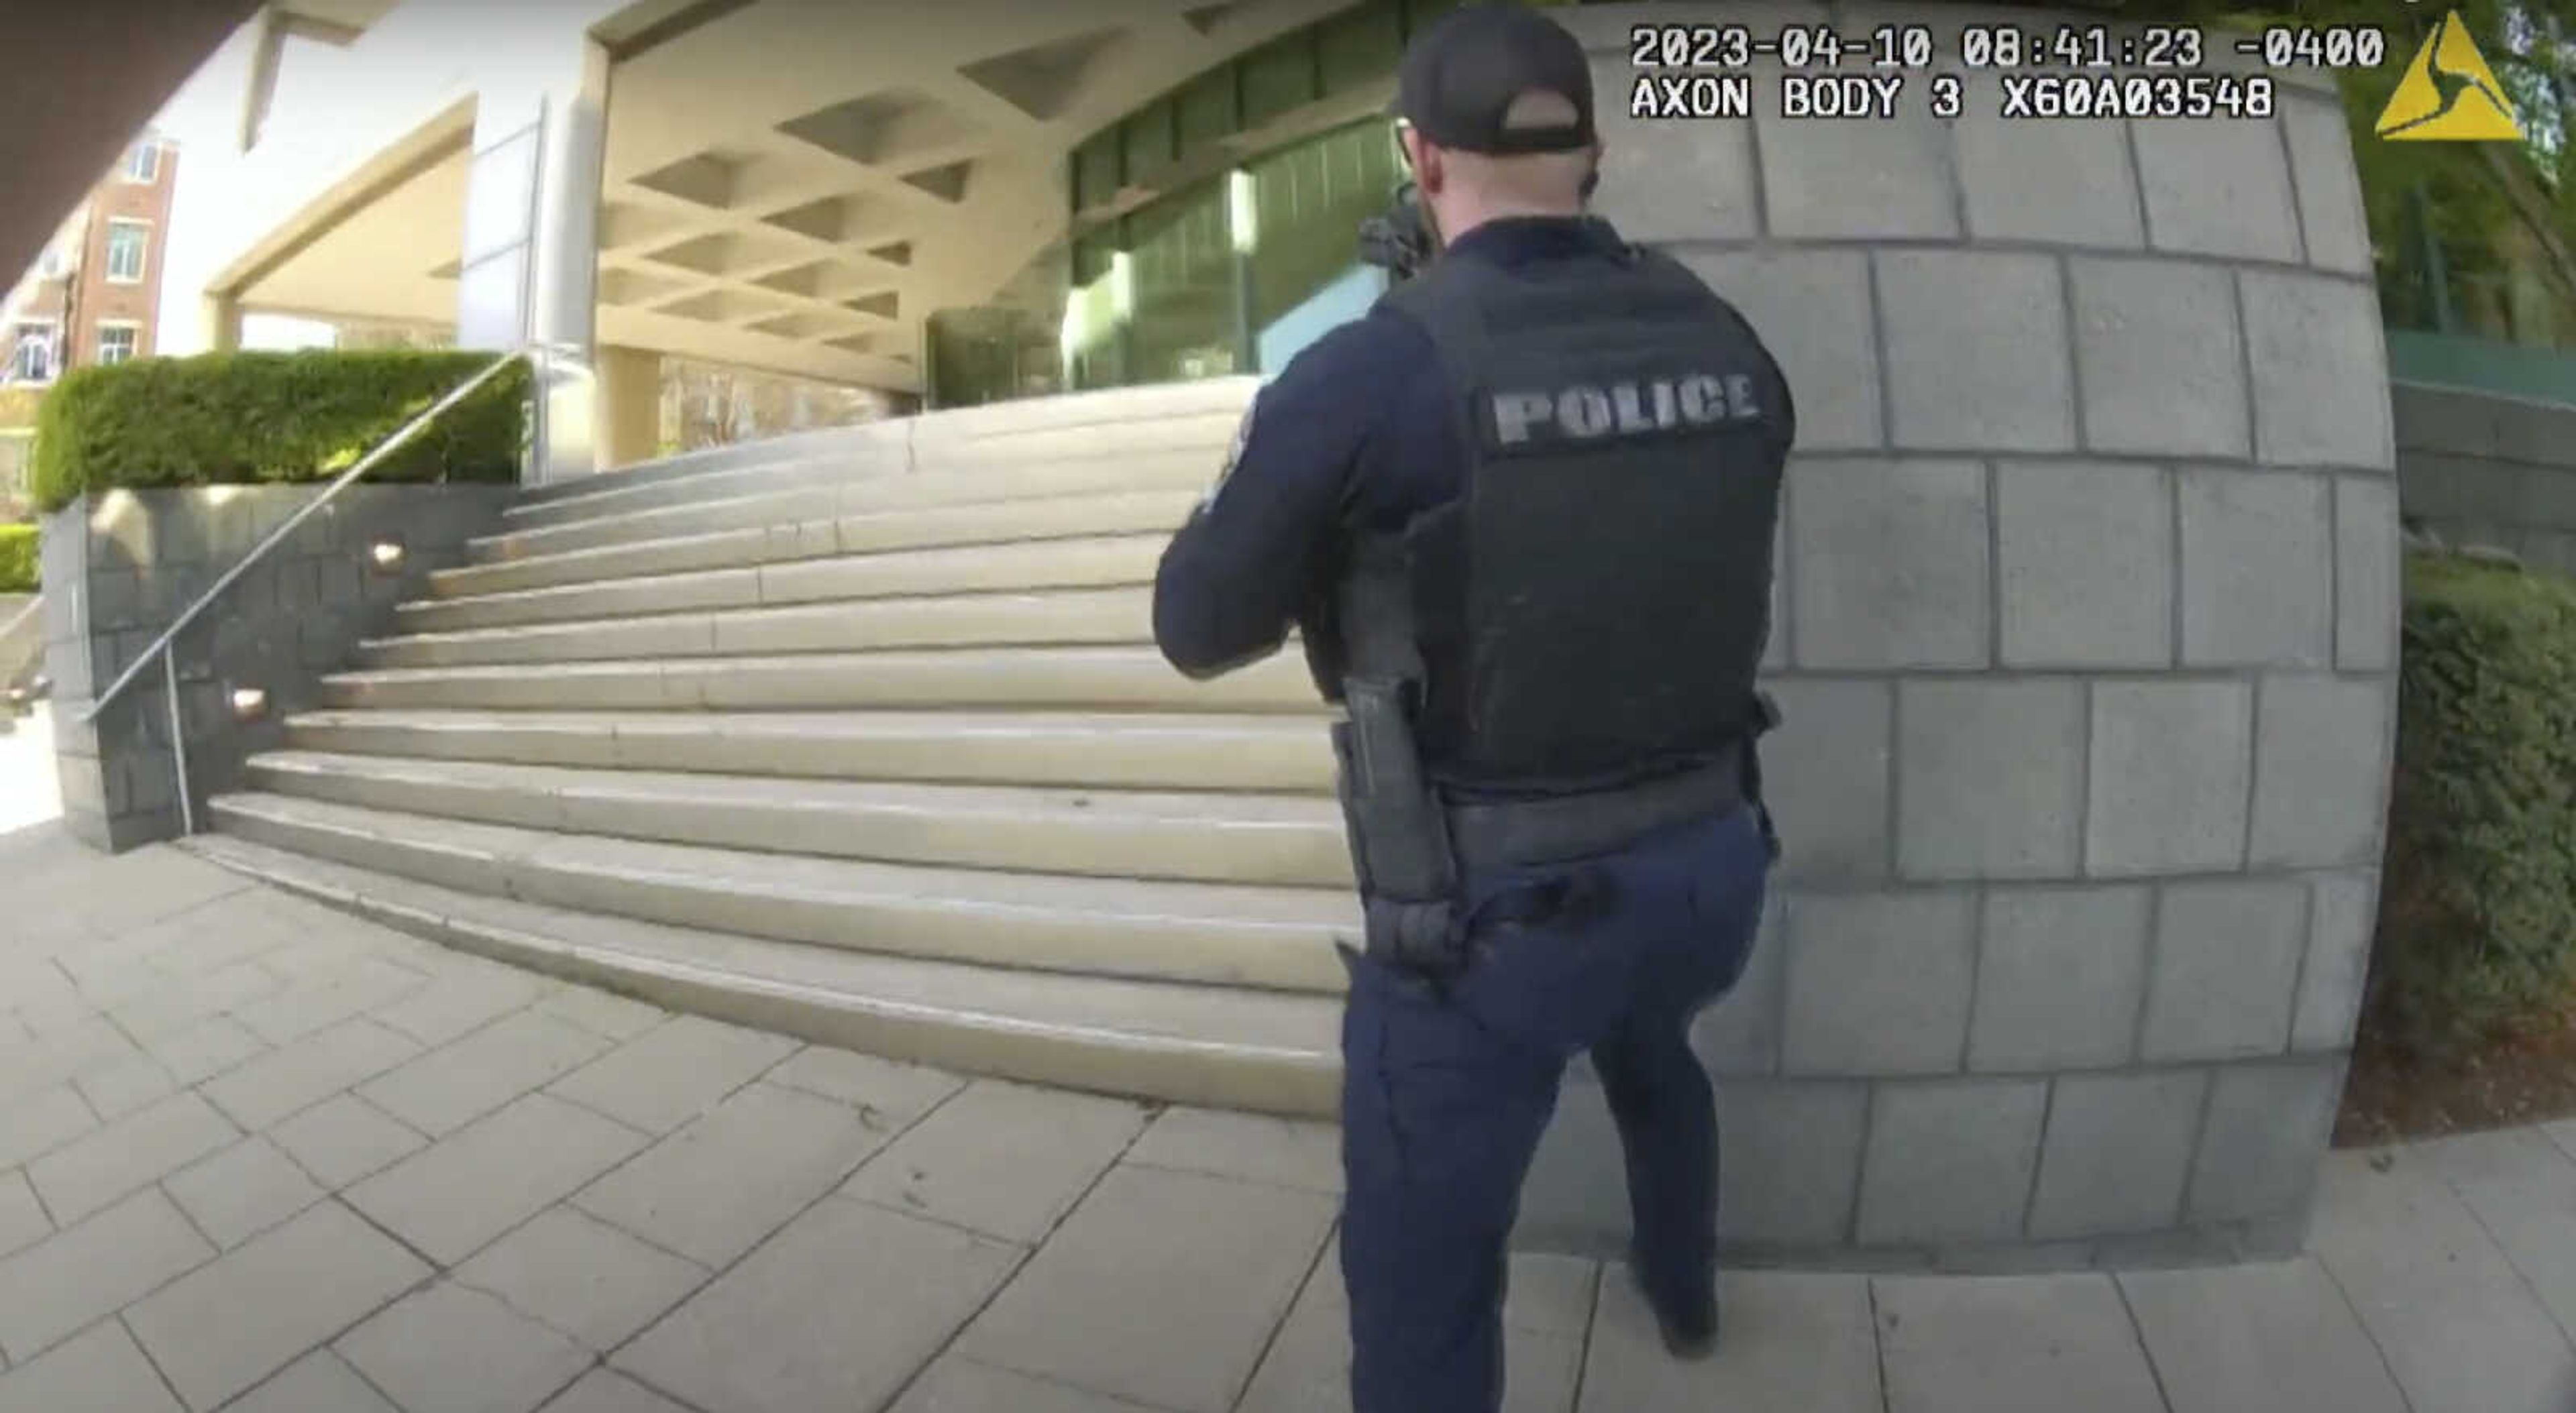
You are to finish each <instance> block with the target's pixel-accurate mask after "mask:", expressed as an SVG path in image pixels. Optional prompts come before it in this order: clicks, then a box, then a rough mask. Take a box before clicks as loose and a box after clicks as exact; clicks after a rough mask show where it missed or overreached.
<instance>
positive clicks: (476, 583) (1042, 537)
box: [429, 490, 1199, 598]
mask: <svg viewBox="0 0 2576 1413" xmlns="http://www.w3.org/2000/svg"><path fill="white" fill-rule="evenodd" d="M1198 496H1199V492H1198V491H1195V490H1167V491H1130V492H1109V493H1103V494H1094V495H1074V496H1049V497H1044V498H1040V499H1035V500H1020V501H989V502H982V503H978V504H972V505H946V506H925V507H920V508H916V509H897V510H875V511H862V512H859V513H856V514H851V515H845V516H840V517H838V518H835V519H825V520H791V521H785V522H781V523H778V524H764V525H753V526H747V527H744V528H741V529H734V530H715V531H710V532H708V533H706V534H690V535H678V536H673V537H671V538H668V539H658V540H638V541H634V542H632V543H628V544H615V545H603V546H601V547H599V548H596V549H585V550H568V551H566V552H564V553H561V554H545V555H538V556H535V557H532V558H527V559H511V560H499V561H495V562H493V563H490V564H469V565H463V566H459V567H457V568H454V569H441V570H436V571H433V572H432V573H431V574H430V576H429V591H430V594H431V595H432V596H433V597H435V598H475V597H480V596H484V595H490V594H505V593H523V592H526V591H529V590H533V589H546V588H555V587H559V586H562V585H566V584H586V583H594V582H597V581H600V580H604V579H637V578H647V577H651V576H654V575H660V574H683V573H690V572H695V571H702V570H712V569H739V568H745V567H749V566H755V565H763V564H783V563H794V562H796V561H799V560H805V559H814V558H822V557H828V556H831V555H838V554H872V553H878V552H882V551H895V550H920V549H937V548H943V547H948V546H958V545H1006V544H1022V543H1034V542H1043V541H1049V540H1058V539H1074V538H1081V537H1085V536H1095V535H1122V534H1156V535H1163V536H1168V535H1169V534H1170V533H1171V532H1172V531H1173V530H1175V529H1177V528H1179V526H1180V524H1181V522H1182V521H1183V520H1184V519H1187V518H1188V516H1189V512H1190V507H1191V506H1192V505H1193V504H1195V503H1196V501H1197V500H1198Z"/></svg>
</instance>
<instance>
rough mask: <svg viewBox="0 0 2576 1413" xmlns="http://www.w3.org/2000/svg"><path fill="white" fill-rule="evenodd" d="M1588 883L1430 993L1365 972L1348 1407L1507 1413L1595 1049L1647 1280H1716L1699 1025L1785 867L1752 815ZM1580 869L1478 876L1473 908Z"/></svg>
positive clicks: (1666, 841) (1347, 1262)
mask: <svg viewBox="0 0 2576 1413" xmlns="http://www.w3.org/2000/svg"><path fill="white" fill-rule="evenodd" d="M1586 867H1588V868H1591V869H1597V870H1599V871H1600V872H1599V873H1598V874H1597V875H1595V876H1594V879H1595V881H1596V882H1597V883H1606V885H1607V886H1606V887H1603V888H1600V889H1598V896H1597V897H1596V898H1595V899H1594V900H1593V902H1592V905H1591V906H1589V907H1585V906H1576V907H1573V908H1570V909H1568V910H1567V911H1565V912H1563V913H1560V914H1557V915H1556V916H1553V917H1550V918H1546V919H1543V920H1540V921H1536V922H1527V923H1515V924H1510V925H1505V926H1496V927H1488V928H1484V929H1481V930H1480V931H1479V932H1478V933H1477V934H1476V935H1475V956H1474V960H1473V961H1472V962H1471V963H1470V964H1469V966H1468V968H1467V970H1466V971H1465V972H1464V973H1463V974H1461V975H1460V976H1458V977H1456V978H1454V979H1452V980H1450V981H1448V982H1447V983H1446V984H1444V985H1441V986H1436V987H1435V986H1433V985H1430V984H1428V983H1426V982H1424V981H1422V980H1420V979H1418V978H1416V977H1413V976H1411V975H1409V974H1406V973H1403V972H1399V971H1396V970H1394V969H1392V968H1389V967H1388V966H1386V965H1384V964H1383V963H1381V962H1379V961H1376V960H1374V959H1372V958H1368V957H1362V956H1356V955H1350V954H1347V953H1346V954H1345V956H1346V959H1347V961H1348V964H1349V966H1350V969H1351V989H1350V1001H1349V1006H1348V1009H1347V1010H1346V1011H1345V1012H1344V1014H1343V1019H1342V1060H1343V1065H1344V1070H1343V1081H1342V1166H1343V1174H1344V1180H1345V1182H1346V1184H1347V1190H1346V1193H1345V1196H1344V1207H1343V1218H1342V1246H1341V1257H1342V1278H1343V1281H1344V1283H1345V1285H1346V1286H1347V1288H1348V1289H1349V1292H1350V1301H1351V1348H1352V1361H1351V1403H1352V1408H1353V1413H1494V1410H1496V1409H1497V1408H1499V1407H1501V1403H1502V1390H1503V1352H1502V1299H1503V1282H1504V1270H1505V1266H1504V1262H1505V1251H1506V1244H1507V1242H1508V1240H1509V1238H1510V1236H1511V1230H1512V1222H1513V1219H1514V1218H1515V1217H1516V1216H1517V1215H1518V1213H1519V1210H1520V1190H1521V1180H1522V1178H1523V1177H1524V1176H1525V1175H1526V1174H1527V1173H1528V1171H1529V1164H1530V1158H1531V1155H1532V1154H1533V1153H1534V1152H1535V1151H1536V1149H1537V1147H1538V1141H1539V1136H1540V1134H1541V1133H1542V1132H1544V1131H1545V1129H1546V1128H1547V1122H1548V1118H1549V1116H1550V1115H1551V1114H1553V1113H1554V1112H1555V1109H1556V1094H1557V1082H1558V1080H1559V1078H1560V1077H1561V1076H1562V1075H1563V1074H1564V1071H1565V1066H1566V1064H1567V1062H1568V1061H1570V1060H1572V1059H1573V1057H1574V1056H1575V1055H1576V1054H1578V1053H1580V1052H1582V1051H1586V1050H1588V1051H1590V1052H1591V1054H1592V1061H1593V1066H1594V1068H1595V1069H1596V1070H1598V1071H1599V1073H1600V1076H1601V1083H1602V1088H1603V1090H1604V1091H1605V1093H1606V1095H1607V1097H1608V1099H1609V1102H1610V1110H1611V1113H1612V1114H1613V1115H1614V1116H1615V1117H1616V1118H1617V1120H1618V1124H1619V1138H1620V1143H1621V1146H1622V1147H1623V1148H1624V1149H1625V1154H1626V1158H1627V1169H1628V1200H1629V1207H1630V1214H1631V1217H1632V1219H1633V1223H1634V1228H1633V1230H1634V1236H1633V1240H1632V1243H1631V1250H1632V1252H1633V1253H1634V1258H1635V1261H1636V1269H1637V1273H1638V1276H1639V1278H1640V1279H1641V1280H1642V1281H1644V1282H1645V1284H1646V1286H1647V1288H1648V1289H1649V1290H1650V1291H1653V1292H1655V1293H1657V1295H1658V1296H1659V1298H1666V1299H1673V1300H1686V1299H1691V1298H1695V1297H1704V1296H1705V1295H1707V1294H1708V1293H1709V1291H1710V1283H1711V1282H1712V1281H1714V1280H1715V1279H1716V1258H1717V1112H1716V1103H1715V1098H1714V1095H1713V1094H1712V1092H1711V1090H1710V1087H1709V1081H1708V1075H1707V1072H1706V1071H1705V1070H1703V1069H1702V1068H1701V1066H1700V1063H1699V1059H1698V1057H1697V1056H1696V1055H1694V1054H1693V1053H1692V1052H1691V1049H1690V1039H1689V1033H1690V1025H1691V1020H1692V1018H1693V1017H1694V1016H1695V1015H1697V1014H1698V1013H1699V1012H1700V1011H1701V1010H1703V1009H1705V1008H1706V1007H1707V1006H1708V1004H1709V1003H1710V1002H1712V1001H1714V1000H1716V999H1717V998H1719V997H1720V996H1723V995H1724V994H1725V993H1726V991H1727V990H1728V989H1729V988H1730V987H1732V986H1734V985H1735V983H1736V980H1737V978H1739V977H1740V976H1742V975H1743V972H1744V967H1745V963H1746V961H1747V960H1748V958H1749V956H1750V954H1751V952H1752V946H1753V937H1754V933H1755V931H1756V929H1757V926H1758V923H1759V920H1760V917H1761V912H1762V894H1763V888H1764V885H1765V882H1766V880H1767V877H1768V874H1769V869H1770V851H1769V849H1768V846H1767V845H1766V844H1765V842H1764V839H1763V835H1762V830H1761V825H1760V823H1759V817H1758V815H1757V814H1756V812H1755V811H1754V810H1752V809H1749V808H1747V809H1737V810H1734V811H1731V812H1730V813H1728V814H1726V815H1723V816H1720V817H1718V818H1714V819H1709V820H1704V821H1699V822H1694V823H1692V824H1688V825H1684V826H1681V827H1678V828H1676V829H1673V830H1670V831H1668V832H1665V833H1662V834H1659V835H1656V836H1654V837H1653V838H1650V839H1648V840H1646V841H1644V842H1643V843H1641V844H1640V845H1638V846H1637V847H1635V848H1632V849H1630V850H1628V851H1626V852H1624V853H1621V854H1618V855H1614V856H1611V857H1609V858H1606V859H1602V860H1597V861H1594V862H1592V863H1591V864H1589V865H1586ZM1564 876H1566V871H1565V870H1554V871H1550V870H1527V871H1521V872H1518V873H1514V874H1510V875H1506V876H1501V877H1493V878H1477V879H1470V880H1468V885H1467V891H1466V901H1467V903H1468V905H1469V907H1470V909H1471V915H1472V912H1473V909H1474V908H1475V907H1476V905H1478V904H1480V903H1482V902H1484V901H1486V900H1488V899H1491V898H1494V897H1495V896H1497V895H1498V894H1503V893H1506V892H1510V891H1513V890H1523V889H1527V888H1530V887H1532V886H1533V885H1538V886H1543V885H1546V884H1548V883H1550V882H1552V881H1555V880H1556V879H1559V878H1562V877H1564Z"/></svg>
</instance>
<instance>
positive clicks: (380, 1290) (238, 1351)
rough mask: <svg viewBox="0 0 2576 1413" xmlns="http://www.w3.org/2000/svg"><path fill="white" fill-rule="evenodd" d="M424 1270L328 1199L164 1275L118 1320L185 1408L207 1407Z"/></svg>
mask: <svg viewBox="0 0 2576 1413" xmlns="http://www.w3.org/2000/svg"><path fill="white" fill-rule="evenodd" d="M429 1274H430V1268H429V1267H427V1266H425V1265H423V1264H422V1263H421V1261H420V1259H419V1258H418V1257H416V1256H414V1255H412V1254H411V1253H410V1252H408V1251H405V1250H404V1249H403V1248H402V1247H401V1246H400V1245H398V1244H396V1243H395V1242H393V1241H392V1240H390V1239H388V1238H387V1237H386V1236H385V1234H384V1233H382V1232H380V1231H377V1230H376V1229H375V1228H373V1227H371V1226H369V1225H367V1224H366V1223H365V1222H363V1221H361V1220H359V1219H358V1217H357V1215H356V1214H355V1213H353V1212H351V1211H349V1209H347V1208H346V1207H343V1206H341V1205H340V1204H339V1203H336V1202H331V1203H325V1204H323V1205H321V1206H318V1207H315V1208H313V1209H312V1210H311V1211H308V1212H306V1213H305V1214H304V1215H303V1216H300V1217H297V1218H296V1219H294V1220H293V1221H290V1222H288V1223H287V1224H286V1225H284V1226H282V1227H279V1228H277V1229H276V1230H275V1231H272V1232H269V1233H268V1234H267V1235H265V1236H260V1237H255V1238H253V1239H252V1240H251V1241H249V1242H248V1243H246V1244H245V1245H243V1246H242V1247H240V1248H239V1249H238V1250H235V1251H232V1252H230V1253H228V1254H226V1255H225V1256H223V1257H222V1258H221V1259H219V1260H216V1261H214V1262H212V1263H211V1264H208V1265H206V1266H204V1267H202V1268H200V1269H198V1270H195V1271H192V1272H190V1273H189V1274H188V1275H187V1276H186V1277H185V1278H183V1279H180V1280H177V1281H174V1282H172V1283H171V1284H170V1285H169V1286H168V1287H166V1288H164V1289H162V1290H160V1291H158V1292H155V1293H154V1294H153V1295H152V1296H151V1297H150V1298H149V1299H146V1300H144V1301H143V1302H142V1303H141V1304H139V1305H137V1306H135V1307H134V1309H133V1310H132V1311H130V1312H128V1314H127V1316H126V1319H127V1322H128V1323H130V1324H131V1325H132V1326H133V1327H134V1333H135V1336H136V1338H138V1339H140V1340H142V1341H143V1347H144V1348H145V1349H147V1350H149V1351H150V1352H151V1354H152V1359H153V1362H154V1363H156V1364H158V1365H160V1366H161V1371H162V1372H163V1373H165V1374H167V1375H169V1377H170V1383H171V1385H172V1386H173V1387H175V1388H176V1389H178V1390H179V1395H180V1397H182V1398H184V1399H186V1400H187V1401H188V1406H189V1407H191V1408H195V1409H207V1408H212V1407H214V1406H216V1405H217V1404H220V1403H222V1402H223V1401H224V1400H225V1399H228V1398H231V1397H233V1396H234V1395H236V1394H239V1393H240V1392H242V1391H243V1390H245V1389H248V1388H251V1387H253V1386H255V1385H257V1384H258V1383H260V1382H261V1381H262V1380H264V1379H267V1378H268V1377H269V1376H270V1375H272V1374H275V1373H276V1372H277V1371H278V1370H280V1369H283V1368H285V1367H286V1366H287V1365H288V1364H291V1363H293V1362H294V1361H295V1360H297V1359H299V1358H301V1357H302V1356H303V1355H304V1354H305V1352H306V1351H308V1350H310V1349H312V1348H313V1347H314V1346H315V1345H318V1344H320V1343H322V1342H323V1341H325V1340H328V1339H330V1338H331V1337H332V1336H333V1335H336V1334H338V1333H339V1332H340V1331H342V1330H344V1329H347V1328H348V1327H349V1326H351V1325H353V1324H355V1323H357V1322H358V1321H360V1320H363V1319H365V1318H366V1317H367V1316H368V1315H369V1314H370V1313H371V1312H373V1311H375V1310H376V1309H378V1308H379V1307H381V1306H383V1305H384V1304H385V1303H386V1302H388V1301H390V1300H392V1299H394V1298H395V1297H396V1296H399V1295H401V1294H402V1293H403V1292H404V1291H405V1290H407V1289H409V1288H410V1287H412V1286H413V1285H415V1284H417V1283H418V1282H420V1281H421V1280H422V1279H424V1278H426V1277H427V1276H428V1275H429Z"/></svg>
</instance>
